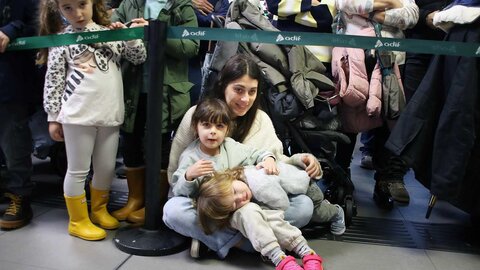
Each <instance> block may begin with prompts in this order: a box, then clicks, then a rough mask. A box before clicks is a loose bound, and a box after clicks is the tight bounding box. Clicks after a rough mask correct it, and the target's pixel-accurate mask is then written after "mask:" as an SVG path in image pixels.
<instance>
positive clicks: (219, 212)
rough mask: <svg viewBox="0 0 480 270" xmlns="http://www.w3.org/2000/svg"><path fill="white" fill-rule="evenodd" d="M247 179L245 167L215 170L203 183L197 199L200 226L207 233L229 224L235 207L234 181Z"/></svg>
mask: <svg viewBox="0 0 480 270" xmlns="http://www.w3.org/2000/svg"><path fill="white" fill-rule="evenodd" d="M234 180H240V181H245V174H244V173H243V167H236V168H233V169H227V170H226V171H224V172H214V173H213V175H211V176H206V177H205V179H204V181H203V182H202V183H201V185H200V188H199V193H198V198H197V200H196V207H197V215H198V220H199V222H200V226H201V227H202V229H203V231H204V232H205V233H206V234H211V233H213V232H214V231H215V230H218V229H223V228H225V227H228V226H229V222H230V218H231V216H232V213H233V212H234V211H235V210H236V209H235V208H234V197H233V192H232V182H233V181H234Z"/></svg>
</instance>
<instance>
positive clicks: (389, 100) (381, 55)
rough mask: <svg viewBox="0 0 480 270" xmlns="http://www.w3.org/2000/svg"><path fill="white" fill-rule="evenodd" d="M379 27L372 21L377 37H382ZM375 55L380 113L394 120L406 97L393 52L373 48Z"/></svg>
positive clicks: (398, 115)
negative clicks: (379, 81) (380, 75)
mask: <svg viewBox="0 0 480 270" xmlns="http://www.w3.org/2000/svg"><path fill="white" fill-rule="evenodd" d="M381 28H382V26H381V24H379V23H376V22H374V29H375V35H376V36H377V37H382V34H381ZM375 55H376V56H377V61H378V64H379V66H380V71H381V74H382V115H383V117H384V119H386V120H396V119H398V117H400V113H401V112H402V110H403V109H404V108H405V106H406V99H405V93H404V90H403V86H402V83H401V81H400V73H399V71H398V65H397V64H396V63H395V54H394V53H393V52H392V51H379V50H375Z"/></svg>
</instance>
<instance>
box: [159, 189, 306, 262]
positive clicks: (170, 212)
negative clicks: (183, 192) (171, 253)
mask: <svg viewBox="0 0 480 270" xmlns="http://www.w3.org/2000/svg"><path fill="white" fill-rule="evenodd" d="M312 214H313V202H312V200H311V199H310V198H308V197H307V196H306V195H296V196H291V197H290V207H289V208H288V209H287V210H286V211H285V220H286V221H288V222H290V224H292V225H294V226H296V227H298V228H301V227H303V226H305V225H307V224H308V223H309V222H310V219H311V218H312ZM163 222H164V223H165V225H167V226H168V227H169V228H170V229H172V230H174V231H176V232H177V233H179V234H181V235H184V236H187V237H191V238H194V239H197V240H199V241H200V242H202V243H204V244H205V245H206V246H207V247H208V248H210V249H211V250H213V251H215V252H217V255H218V257H220V258H222V259H223V258H225V257H226V256H227V254H228V252H229V250H230V248H232V247H233V246H235V245H236V244H238V243H239V242H240V240H242V239H244V237H243V236H242V234H241V233H240V232H239V231H236V230H233V229H223V230H217V231H215V232H214V233H213V234H210V235H207V234H205V232H203V230H202V228H201V227H200V225H199V224H198V220H197V210H196V209H195V208H194V207H193V204H192V199H190V198H187V197H173V198H171V199H169V200H168V201H167V202H166V203H165V206H164V207H163ZM243 246H246V245H245V244H244V245H243ZM247 251H251V250H247Z"/></svg>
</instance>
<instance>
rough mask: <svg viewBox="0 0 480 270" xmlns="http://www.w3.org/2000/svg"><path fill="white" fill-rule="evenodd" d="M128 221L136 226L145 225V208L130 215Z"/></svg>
mask: <svg viewBox="0 0 480 270" xmlns="http://www.w3.org/2000/svg"><path fill="white" fill-rule="evenodd" d="M127 221H128V222H131V223H135V224H145V207H142V208H141V209H139V210H137V211H135V212H132V213H130V215H128V217H127Z"/></svg>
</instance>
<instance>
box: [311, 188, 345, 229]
mask: <svg viewBox="0 0 480 270" xmlns="http://www.w3.org/2000/svg"><path fill="white" fill-rule="evenodd" d="M306 195H307V196H308V197H309V198H310V199H312V201H313V215H312V221H313V222H319V223H323V222H329V221H330V220H331V219H332V218H333V217H334V216H335V215H336V214H337V212H338V209H337V208H336V207H335V206H334V205H333V204H330V203H329V202H328V201H326V200H325V199H324V196H323V192H322V190H321V189H320V187H319V186H318V185H317V183H315V182H312V183H311V184H310V186H308V189H307V194H306Z"/></svg>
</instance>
